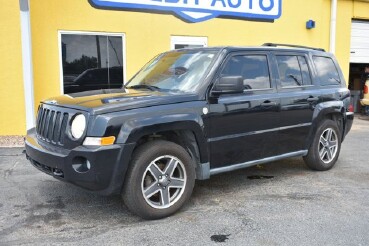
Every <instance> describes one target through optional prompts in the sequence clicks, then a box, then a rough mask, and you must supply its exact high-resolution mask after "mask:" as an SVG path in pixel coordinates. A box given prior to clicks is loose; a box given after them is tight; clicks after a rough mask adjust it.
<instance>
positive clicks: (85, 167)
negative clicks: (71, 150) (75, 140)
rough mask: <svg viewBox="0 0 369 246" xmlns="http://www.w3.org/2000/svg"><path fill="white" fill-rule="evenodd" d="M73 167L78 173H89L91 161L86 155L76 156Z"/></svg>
mask: <svg viewBox="0 0 369 246" xmlns="http://www.w3.org/2000/svg"><path fill="white" fill-rule="evenodd" d="M72 167H73V169H74V171H76V172H77V173H87V172H88V171H89V170H90V169H91V163H90V162H89V161H88V160H87V159H86V158H84V157H80V156H79V157H74V158H73V161H72Z"/></svg>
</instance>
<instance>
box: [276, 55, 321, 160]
mask: <svg viewBox="0 0 369 246" xmlns="http://www.w3.org/2000/svg"><path fill="white" fill-rule="evenodd" d="M274 55H275V56H274V59H275V62H276V64H277V70H278V79H277V80H278V83H277V85H278V92H279V95H280V99H281V112H280V115H281V121H280V130H279V135H278V139H279V144H278V151H279V154H285V153H290V152H296V151H300V150H305V149H306V139H307V136H308V134H309V131H310V128H311V125H312V118H313V113H314V108H315V105H316V104H317V103H318V101H319V96H320V93H319V90H318V89H317V86H316V85H314V83H313V77H312V72H311V71H313V70H312V67H311V65H310V64H311V62H310V57H309V56H308V55H307V54H306V53H303V52H301V53H298V52H297V53H290V52H283V53H277V52H276V53H274Z"/></svg>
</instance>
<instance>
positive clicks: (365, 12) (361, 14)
mask: <svg viewBox="0 0 369 246" xmlns="http://www.w3.org/2000/svg"><path fill="white" fill-rule="evenodd" d="M353 18H355V19H362V20H369V1H355V2H354V4H353Z"/></svg>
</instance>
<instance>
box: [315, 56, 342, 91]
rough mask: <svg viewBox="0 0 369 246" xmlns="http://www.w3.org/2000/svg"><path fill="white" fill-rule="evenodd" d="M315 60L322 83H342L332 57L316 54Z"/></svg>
mask: <svg viewBox="0 0 369 246" xmlns="http://www.w3.org/2000/svg"><path fill="white" fill-rule="evenodd" d="M313 60H314V64H315V68H316V70H317V72H318V76H319V79H320V83H321V85H336V84H340V83H341V79H340V76H339V74H338V71H337V68H336V66H335V65H334V62H333V60H332V59H331V58H329V57H322V56H314V57H313Z"/></svg>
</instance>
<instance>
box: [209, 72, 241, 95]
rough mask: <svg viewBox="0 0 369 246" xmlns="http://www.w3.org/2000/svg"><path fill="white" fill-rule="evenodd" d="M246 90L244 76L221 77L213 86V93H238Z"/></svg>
mask: <svg viewBox="0 0 369 246" xmlns="http://www.w3.org/2000/svg"><path fill="white" fill-rule="evenodd" d="M243 90H244V85H243V78H242V77H241V76H225V77H221V78H220V79H219V80H218V81H217V82H216V84H215V85H214V87H213V90H212V92H211V93H212V94H213V95H220V94H236V93H242V92H243Z"/></svg>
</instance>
